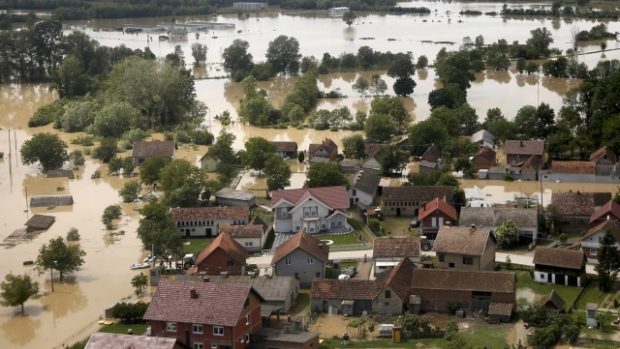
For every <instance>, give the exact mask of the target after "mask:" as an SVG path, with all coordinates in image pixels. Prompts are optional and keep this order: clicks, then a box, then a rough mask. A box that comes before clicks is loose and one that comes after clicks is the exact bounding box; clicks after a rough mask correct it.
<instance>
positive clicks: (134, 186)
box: [119, 181, 140, 202]
mask: <svg viewBox="0 0 620 349" xmlns="http://www.w3.org/2000/svg"><path fill="white" fill-rule="evenodd" d="M139 193H140V183H139V182H138V181H130V182H127V183H125V185H123V188H121V190H120V191H119V194H120V196H121V197H122V198H123V202H134V201H135V200H137V199H138V194H139Z"/></svg>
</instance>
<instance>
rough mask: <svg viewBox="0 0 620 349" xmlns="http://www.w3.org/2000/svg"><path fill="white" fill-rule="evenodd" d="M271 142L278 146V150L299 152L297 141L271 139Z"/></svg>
mask: <svg viewBox="0 0 620 349" xmlns="http://www.w3.org/2000/svg"><path fill="white" fill-rule="evenodd" d="M269 143H271V144H273V145H274V146H275V147H276V152H286V153H291V152H295V153H296V152H297V143H295V142H283V141H271V142H269Z"/></svg>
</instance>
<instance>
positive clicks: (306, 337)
mask: <svg viewBox="0 0 620 349" xmlns="http://www.w3.org/2000/svg"><path fill="white" fill-rule="evenodd" d="M254 335H256V336H259V337H263V339H264V340H265V341H269V342H281V343H298V344H303V343H308V342H310V341H313V340H315V339H317V338H318V337H319V333H318V332H308V331H295V330H289V331H287V330H283V329H275V328H266V327H264V328H262V329H261V330H260V331H258V332H256V333H254Z"/></svg>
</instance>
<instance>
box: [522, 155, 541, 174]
mask: <svg viewBox="0 0 620 349" xmlns="http://www.w3.org/2000/svg"><path fill="white" fill-rule="evenodd" d="M516 165H517V167H521V168H520V169H519V171H520V172H523V171H524V170H529V171H532V172H536V171H537V170H538V169H539V168H540V167H541V165H542V156H540V155H532V156H530V157H529V158H527V160H525V161H523V162H521V163H518V164H516Z"/></svg>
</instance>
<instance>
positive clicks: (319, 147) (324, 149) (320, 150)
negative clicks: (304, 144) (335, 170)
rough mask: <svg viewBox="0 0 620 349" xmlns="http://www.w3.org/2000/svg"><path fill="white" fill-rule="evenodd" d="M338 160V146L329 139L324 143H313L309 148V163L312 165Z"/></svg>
mask: <svg viewBox="0 0 620 349" xmlns="http://www.w3.org/2000/svg"><path fill="white" fill-rule="evenodd" d="M336 160H338V145H336V143H335V142H334V141H332V140H331V139H329V138H325V139H324V140H323V142H322V143H311V144H310V146H309V147H308V161H310V163H315V162H325V161H336Z"/></svg>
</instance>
